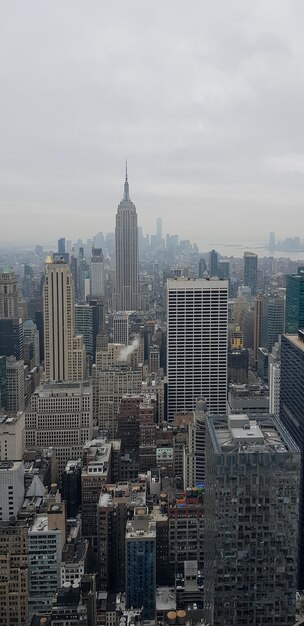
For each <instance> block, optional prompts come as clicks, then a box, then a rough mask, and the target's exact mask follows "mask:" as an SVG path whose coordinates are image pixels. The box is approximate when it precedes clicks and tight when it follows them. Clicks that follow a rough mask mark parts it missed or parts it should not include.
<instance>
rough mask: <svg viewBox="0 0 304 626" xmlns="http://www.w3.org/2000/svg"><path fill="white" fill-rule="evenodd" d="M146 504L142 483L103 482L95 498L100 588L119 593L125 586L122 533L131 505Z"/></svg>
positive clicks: (130, 512) (133, 506)
mask: <svg viewBox="0 0 304 626" xmlns="http://www.w3.org/2000/svg"><path fill="white" fill-rule="evenodd" d="M145 505H146V485H145V483H128V482H127V483H117V484H115V485H111V484H110V485H105V486H104V487H103V489H102V491H101V494H100V498H99V502H98V513H97V516H98V520H97V523H98V538H97V543H98V571H99V588H100V589H101V590H103V591H108V592H111V593H118V592H122V591H124V590H125V576H126V562H125V535H126V525H127V521H128V519H129V518H130V517H131V516H132V515H133V512H134V509H135V508H136V507H139V506H145Z"/></svg>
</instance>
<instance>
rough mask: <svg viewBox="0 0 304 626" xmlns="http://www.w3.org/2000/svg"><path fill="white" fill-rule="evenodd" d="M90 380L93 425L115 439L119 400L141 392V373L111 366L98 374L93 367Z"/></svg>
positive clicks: (127, 368)
mask: <svg viewBox="0 0 304 626" xmlns="http://www.w3.org/2000/svg"><path fill="white" fill-rule="evenodd" d="M92 378H93V420H94V424H95V425H97V426H99V428H101V430H102V431H103V432H108V433H109V435H110V436H111V437H115V433H116V428H117V415H118V412H119V406H120V402H121V399H122V397H123V396H124V395H125V394H129V393H130V394H139V393H140V392H141V388H142V372H141V370H140V369H136V370H132V369H131V367H130V366H128V365H126V364H122V365H113V366H110V367H109V368H108V369H107V370H104V371H100V372H98V371H97V370H96V366H93V368H92Z"/></svg>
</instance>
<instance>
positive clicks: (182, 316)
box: [167, 279, 228, 420]
mask: <svg viewBox="0 0 304 626" xmlns="http://www.w3.org/2000/svg"><path fill="white" fill-rule="evenodd" d="M167 318H168V319H167V378H168V410H167V416H168V419H169V420H172V419H173V418H174V415H176V414H177V413H188V412H191V411H193V410H194V408H195V404H196V399H197V398H199V397H200V396H204V398H205V399H206V402H207V407H208V410H209V412H211V413H215V414H218V413H226V398H227V342H228V283H227V281H224V280H204V279H198V280H186V279H177V280H172V279H169V280H168V282H167Z"/></svg>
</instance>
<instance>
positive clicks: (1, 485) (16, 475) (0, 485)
mask: <svg viewBox="0 0 304 626" xmlns="http://www.w3.org/2000/svg"><path fill="white" fill-rule="evenodd" d="M23 500H24V465H23V461H14V460H9V461H0V522H8V521H9V519H10V518H11V517H12V516H16V515H17V513H18V511H19V509H20V507H21V505H22V503H23Z"/></svg>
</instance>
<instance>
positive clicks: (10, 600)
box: [0, 518, 29, 626]
mask: <svg viewBox="0 0 304 626" xmlns="http://www.w3.org/2000/svg"><path fill="white" fill-rule="evenodd" d="M0 559H1V569H2V572H3V574H2V576H1V584H0V624H3V625H4V624H5V626H24V625H25V624H28V593H29V588H28V521H27V520H20V521H19V520H16V519H14V520H13V519H12V518H11V520H10V521H7V522H0Z"/></svg>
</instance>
